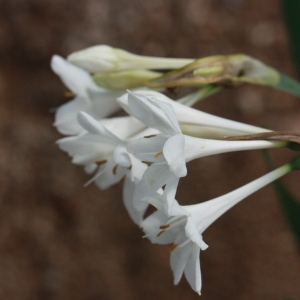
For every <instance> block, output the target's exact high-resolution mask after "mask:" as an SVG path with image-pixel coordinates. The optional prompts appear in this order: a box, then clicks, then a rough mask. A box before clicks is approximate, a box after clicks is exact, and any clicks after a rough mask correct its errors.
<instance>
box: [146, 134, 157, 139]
mask: <svg viewBox="0 0 300 300" xmlns="http://www.w3.org/2000/svg"><path fill="white" fill-rule="evenodd" d="M155 136H156V134H151V135H145V136H144V138H145V139H150V138H152V137H155Z"/></svg>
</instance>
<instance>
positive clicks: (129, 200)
mask: <svg viewBox="0 0 300 300" xmlns="http://www.w3.org/2000/svg"><path fill="white" fill-rule="evenodd" d="M134 189H135V183H134V182H133V181H132V180H131V179H130V178H129V177H127V178H126V179H125V182H124V186H123V203H124V205H125V208H126V210H127V212H128V214H129V216H130V217H131V219H132V221H133V222H134V223H135V224H137V225H139V226H140V225H141V222H142V221H143V216H144V213H145V211H146V209H147V208H148V206H146V207H145V208H144V209H142V210H140V211H137V210H136V209H134V207H133V192H134Z"/></svg>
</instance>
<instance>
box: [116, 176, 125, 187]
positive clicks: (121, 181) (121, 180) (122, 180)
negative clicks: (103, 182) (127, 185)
mask: <svg viewBox="0 0 300 300" xmlns="http://www.w3.org/2000/svg"><path fill="white" fill-rule="evenodd" d="M125 179H126V175H124V176H123V177H122V178H121V179H120V181H119V182H118V184H120V185H122V184H123V183H124V181H125Z"/></svg>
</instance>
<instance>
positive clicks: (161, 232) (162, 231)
mask: <svg viewBox="0 0 300 300" xmlns="http://www.w3.org/2000/svg"><path fill="white" fill-rule="evenodd" d="M164 232H165V230H161V231H160V232H159V233H158V234H157V237H159V236H161V234H163V233H164Z"/></svg>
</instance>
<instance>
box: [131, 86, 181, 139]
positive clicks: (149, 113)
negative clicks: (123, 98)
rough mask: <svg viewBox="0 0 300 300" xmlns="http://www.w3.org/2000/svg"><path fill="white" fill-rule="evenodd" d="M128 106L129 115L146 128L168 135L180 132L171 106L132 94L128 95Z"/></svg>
mask: <svg viewBox="0 0 300 300" xmlns="http://www.w3.org/2000/svg"><path fill="white" fill-rule="evenodd" d="M128 104H129V107H130V110H131V113H132V114H133V115H134V116H135V117H136V118H138V119H139V120H140V121H141V122H143V123H144V124H145V125H146V126H148V127H151V128H155V129H157V130H159V131H161V132H163V133H166V134H169V135H174V134H177V133H180V132H181V130H180V127H179V124H178V121H177V118H176V115H175V112H174V109H173V107H172V105H170V104H168V103H165V102H161V101H159V100H152V99H150V98H147V97H144V96H141V95H138V94H135V93H134V92H129V93H128Z"/></svg>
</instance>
